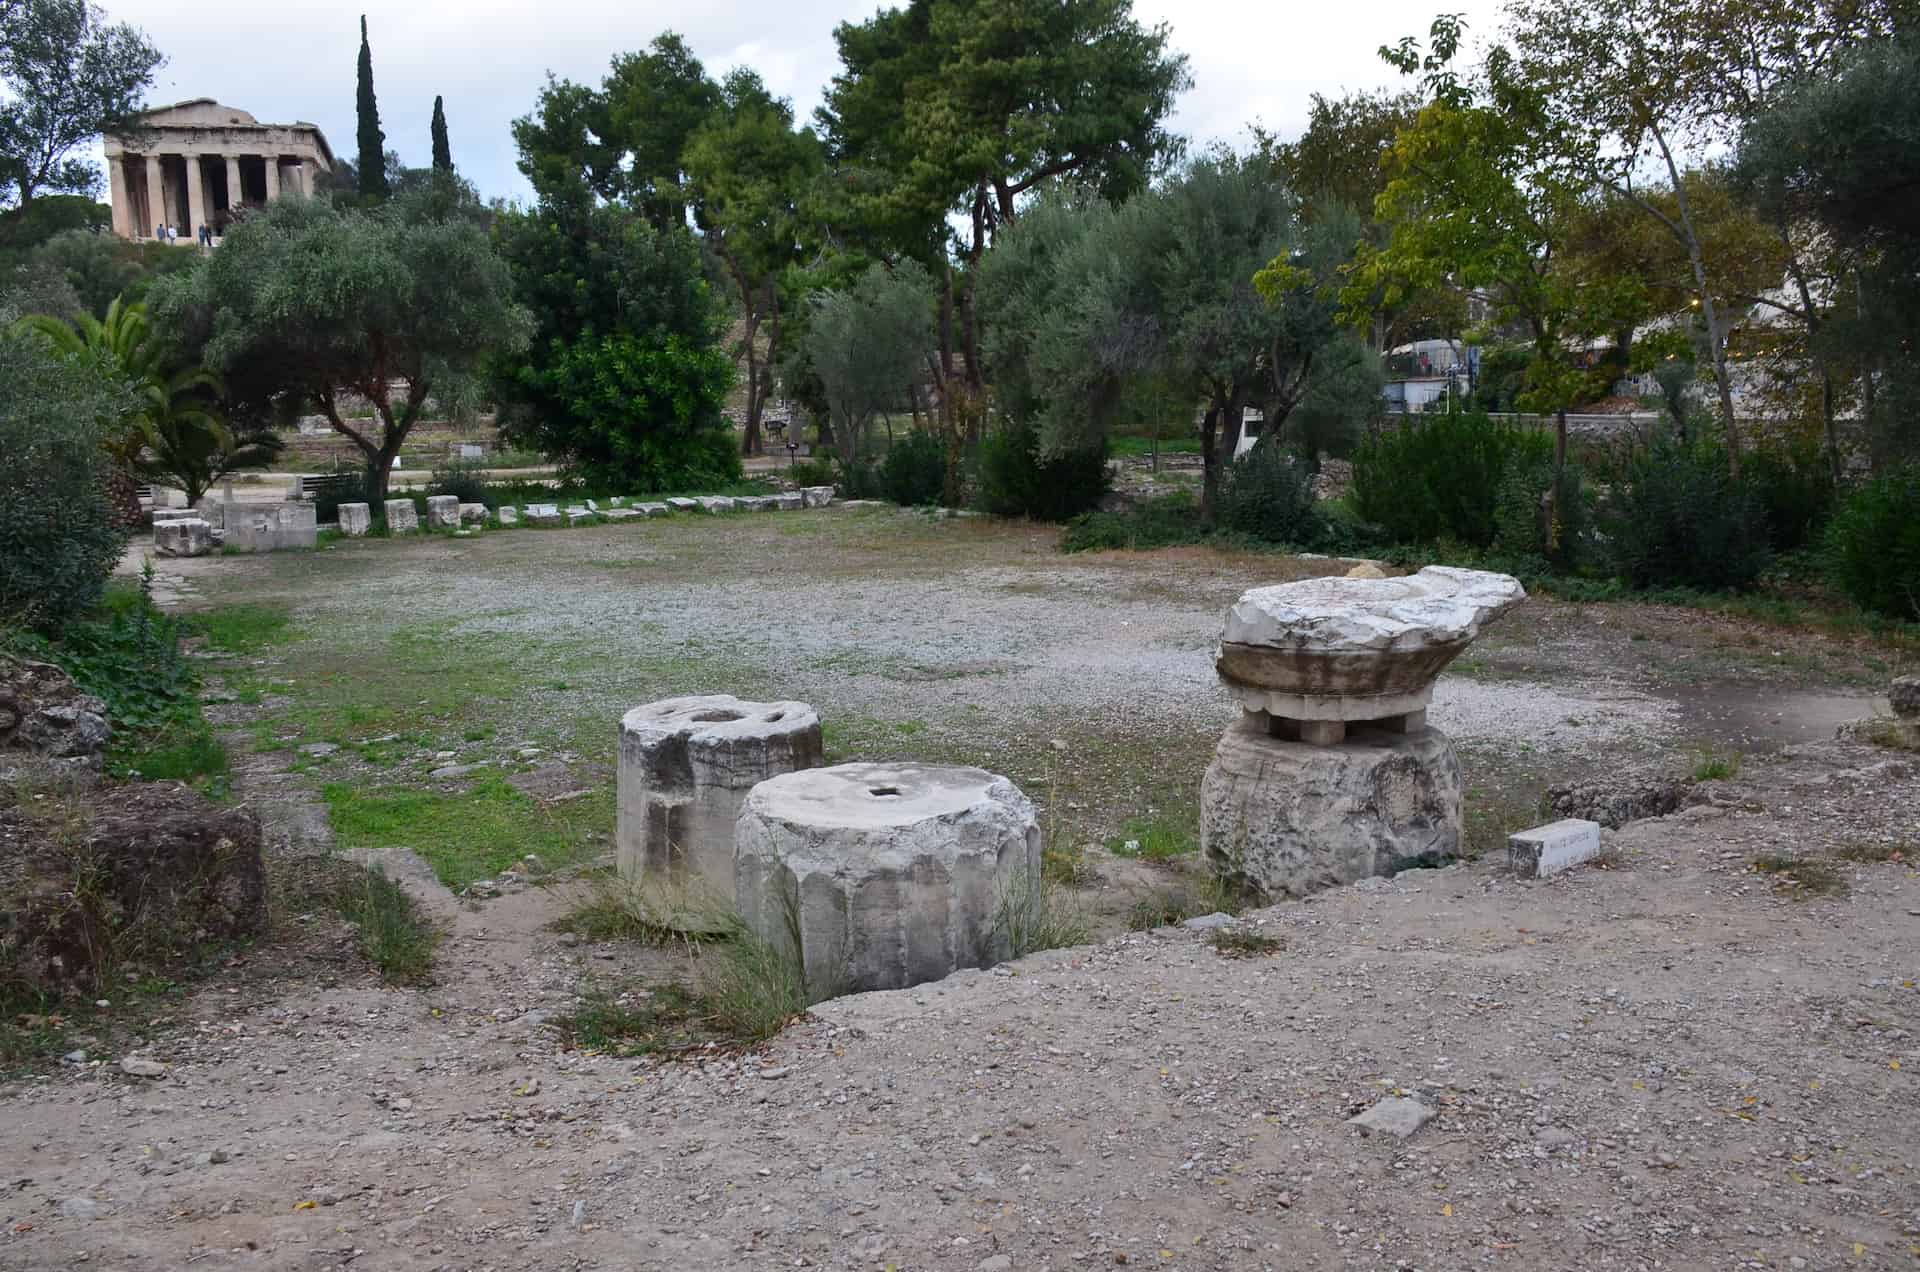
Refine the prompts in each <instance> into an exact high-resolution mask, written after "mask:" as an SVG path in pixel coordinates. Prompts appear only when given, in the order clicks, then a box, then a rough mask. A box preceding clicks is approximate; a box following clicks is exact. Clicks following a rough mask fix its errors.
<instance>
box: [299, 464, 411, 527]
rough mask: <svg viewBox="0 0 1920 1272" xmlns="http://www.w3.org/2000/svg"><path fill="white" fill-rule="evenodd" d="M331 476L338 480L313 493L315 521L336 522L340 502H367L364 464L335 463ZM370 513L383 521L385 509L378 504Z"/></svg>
mask: <svg viewBox="0 0 1920 1272" xmlns="http://www.w3.org/2000/svg"><path fill="white" fill-rule="evenodd" d="M332 476H334V477H336V478H339V480H338V481H335V482H333V483H332V484H330V485H325V486H322V487H320V489H319V490H318V491H316V492H315V493H314V496H313V516H314V520H316V521H322V522H326V521H333V522H337V521H339V520H340V505H341V504H343V503H366V502H367V470H366V468H365V466H364V465H361V464H345V463H342V464H335V465H334V466H333V470H332ZM395 498H398V496H397V495H396V496H395ZM372 513H373V516H374V517H375V519H377V520H382V521H384V519H385V517H386V512H385V510H384V509H383V508H381V507H379V506H378V505H375V506H374V507H373V509H372Z"/></svg>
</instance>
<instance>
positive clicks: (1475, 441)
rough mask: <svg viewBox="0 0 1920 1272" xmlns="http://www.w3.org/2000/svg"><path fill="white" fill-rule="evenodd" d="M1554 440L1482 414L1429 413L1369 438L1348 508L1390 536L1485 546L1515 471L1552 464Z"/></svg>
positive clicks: (1356, 464)
mask: <svg viewBox="0 0 1920 1272" xmlns="http://www.w3.org/2000/svg"><path fill="white" fill-rule="evenodd" d="M1552 454H1553V439H1552V438H1551V437H1549V436H1547V435H1546V434H1544V433H1541V432H1538V431H1536V430H1532V429H1522V428H1516V427H1514V426H1513V425H1510V424H1503V423H1495V422H1494V421H1493V420H1490V419H1488V418H1487V417H1486V416H1485V415H1434V416H1422V417H1419V418H1418V419H1417V420H1414V419H1410V420H1408V421H1407V422H1406V423H1405V424H1403V425H1402V426H1401V427H1399V428H1396V429H1393V430H1392V431H1390V432H1385V433H1382V434H1381V435H1379V436H1378V437H1374V438H1369V439H1368V440H1367V441H1366V442H1365V443H1364V444H1362V445H1361V447H1360V449H1359V450H1358V451H1357V452H1355V454H1354V460H1353V493H1352V500H1353V507H1354V511H1355V512H1357V513H1358V514H1359V515H1360V517H1361V519H1362V520H1364V521H1367V522H1370V523H1372V524H1374V525H1377V526H1380V527H1381V528H1382V529H1384V530H1385V531H1386V532H1387V535H1388V537H1389V538H1392V539H1394V540H1397V541H1400V542H1406V543H1427V542H1432V541H1434V540H1437V539H1441V538H1449V539H1454V540H1457V541H1458V542H1461V543H1464V544H1467V545H1469V546H1471V547H1476V548H1484V547H1488V546H1490V545H1491V544H1492V543H1493V541H1494V539H1495V537H1496V535H1497V532H1498V528H1499V527H1498V522H1497V512H1498V507H1499V502H1500V491H1501V486H1502V484H1503V483H1504V482H1505V480H1506V477H1507V473H1508V472H1509V470H1510V469H1511V468H1513V467H1515V466H1523V467H1526V468H1533V467H1535V466H1537V465H1538V464H1540V463H1542V462H1546V463H1551V462H1552Z"/></svg>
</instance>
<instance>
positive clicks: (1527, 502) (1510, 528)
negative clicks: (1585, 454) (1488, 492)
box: [1493, 458, 1592, 570]
mask: <svg viewBox="0 0 1920 1272" xmlns="http://www.w3.org/2000/svg"><path fill="white" fill-rule="evenodd" d="M1553 484H1554V483H1553V461H1552V459H1551V458H1545V459H1536V460H1532V461H1530V462H1514V463H1510V464H1509V465H1508V466H1507V474H1506V476H1505V477H1503V478H1501V481H1500V492H1499V495H1498V498H1497V499H1496V501H1495V503H1494V512H1493V521H1494V543H1495V544H1496V545H1497V547H1498V548H1499V550H1500V552H1501V553H1502V554H1503V555H1508V556H1513V557H1520V558H1524V559H1527V560H1537V561H1541V562H1545V563H1547V564H1548V565H1549V566H1551V567H1554V568H1557V569H1562V570H1565V569H1571V568H1573V567H1574V566H1576V565H1578V564H1579V562H1580V560H1581V559H1582V558H1583V557H1584V556H1585V555H1587V553H1586V551H1585V548H1586V543H1587V539H1588V537H1589V535H1590V533H1591V529H1592V526H1591V522H1592V498H1591V496H1590V494H1589V493H1588V491H1587V488H1586V483H1585V481H1584V480H1583V478H1582V475H1581V472H1580V469H1579V468H1577V467H1575V466H1574V465H1572V464H1568V465H1567V467H1566V468H1565V469H1564V470H1562V472H1561V474H1560V486H1559V489H1558V490H1557V491H1556V492H1555V497H1554V498H1553V499H1552V500H1551V501H1549V500H1548V498H1547V492H1548V489H1549V488H1550V487H1552V486H1553ZM1549 511H1551V516H1549Z"/></svg>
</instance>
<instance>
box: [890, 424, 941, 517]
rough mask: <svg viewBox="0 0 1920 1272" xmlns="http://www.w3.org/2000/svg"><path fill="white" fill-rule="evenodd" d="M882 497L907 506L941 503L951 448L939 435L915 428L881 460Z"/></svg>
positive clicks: (891, 447) (895, 443)
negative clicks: (948, 452)
mask: <svg viewBox="0 0 1920 1272" xmlns="http://www.w3.org/2000/svg"><path fill="white" fill-rule="evenodd" d="M879 481H880V493H881V497H882V498H884V499H887V500H890V501H892V502H893V503H897V504H900V505H902V506H904V507H909V508H917V507H920V506H922V505H925V504H937V503H939V502H940V496H941V495H942V494H943V493H944V492H945V490H946V484H947V448H946V446H945V444H944V443H942V442H941V440H940V438H939V436H938V435H936V434H934V433H930V432H927V431H925V430H924V429H915V430H913V431H912V432H910V433H908V434H907V435H906V436H905V437H903V438H900V439H899V440H898V441H896V442H894V444H893V445H892V446H889V447H888V448H887V454H886V457H885V458H884V459H882V460H881V461H880V471H879Z"/></svg>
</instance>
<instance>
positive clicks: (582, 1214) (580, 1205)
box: [573, 1201, 587, 1228]
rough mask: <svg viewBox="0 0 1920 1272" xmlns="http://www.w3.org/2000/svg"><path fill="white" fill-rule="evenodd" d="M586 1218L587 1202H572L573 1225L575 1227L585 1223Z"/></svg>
mask: <svg viewBox="0 0 1920 1272" xmlns="http://www.w3.org/2000/svg"><path fill="white" fill-rule="evenodd" d="M586 1220H587V1203H586V1202H584V1201H576V1202H574V1203H573V1226H574V1227H575V1228H578V1227H579V1226H580V1225H581V1224H583V1223H585V1222H586Z"/></svg>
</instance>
